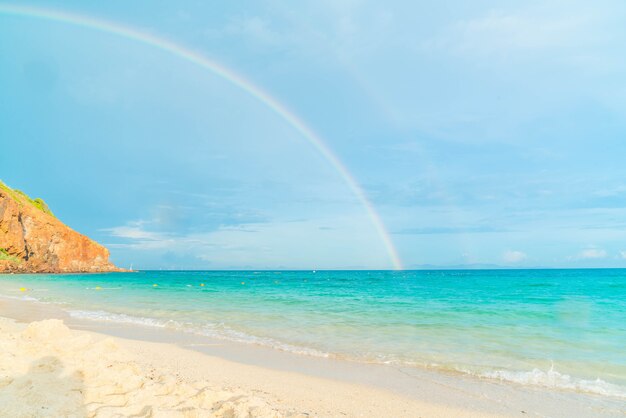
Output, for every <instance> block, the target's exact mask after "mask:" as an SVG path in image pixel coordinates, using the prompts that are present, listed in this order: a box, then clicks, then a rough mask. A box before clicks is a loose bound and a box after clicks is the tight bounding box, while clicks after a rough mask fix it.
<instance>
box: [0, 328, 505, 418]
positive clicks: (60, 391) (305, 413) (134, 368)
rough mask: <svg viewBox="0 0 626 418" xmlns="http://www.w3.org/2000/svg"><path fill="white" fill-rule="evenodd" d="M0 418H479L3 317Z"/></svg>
mask: <svg viewBox="0 0 626 418" xmlns="http://www.w3.org/2000/svg"><path fill="white" fill-rule="evenodd" d="M0 335H1V338H0V416H2V417H84V416H87V417H121V416H134V417H207V416H214V417H311V416H367V417H370V416H371V417H374V416H376V417H383V416H384V417H387V416H388V417H392V416H393V417H412V416H416V417H417V416H422V417H484V416H494V415H486V414H483V413H478V412H472V411H469V410H467V411H463V410H459V409H455V408H449V407H446V406H443V405H430V404H426V403H421V402H417V401H414V400H412V399H406V398H403V397H400V396H396V395H395V394H392V393H388V392H385V391H381V390H377V389H374V388H369V387H365V386H359V385H353V384H345V383H341V382H335V381H331V380H325V379H318V378H314V377H309V376H303V375H299V374H296V373H287V372H278V371H274V370H267V369H264V368H260V367H256V366H250V365H242V364H238V363H232V362H229V361H227V360H222V359H219V358H215V357H211V356H206V355H203V354H200V353H196V352H191V351H188V350H185V349H182V348H179V347H176V346H174V345H170V344H160V343H151V342H143V341H133V340H125V339H119V338H112V337H107V336H104V335H100V334H97V333H92V332H86V331H79V330H70V329H69V328H68V327H67V326H65V325H64V324H63V322H62V321H61V320H58V319H47V320H43V321H36V322H31V323H30V324H22V323H17V322H15V321H14V320H11V319H6V318H0Z"/></svg>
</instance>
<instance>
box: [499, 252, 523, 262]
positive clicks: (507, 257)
mask: <svg viewBox="0 0 626 418" xmlns="http://www.w3.org/2000/svg"><path fill="white" fill-rule="evenodd" d="M526 258H528V256H527V255H526V253H524V252H522V251H515V250H509V251H505V252H504V254H503V255H502V259H503V260H504V261H505V262H507V263H519V262H520V261H524V260H526Z"/></svg>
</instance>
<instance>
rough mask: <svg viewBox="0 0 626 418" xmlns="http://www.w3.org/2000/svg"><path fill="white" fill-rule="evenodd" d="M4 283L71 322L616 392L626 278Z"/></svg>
mask: <svg viewBox="0 0 626 418" xmlns="http://www.w3.org/2000/svg"><path fill="white" fill-rule="evenodd" d="M0 277H1V279H0V294H2V295H5V296H11V297H18V298H32V299H35V300H38V301H41V302H46V303H53V304H55V305H59V306H60V307H61V308H63V309H64V310H66V311H68V312H69V313H70V314H71V315H73V316H75V317H80V318H87V319H94V320H99V321H114V322H127V323H137V324H143V325H149V326H154V327H168V328H175V329H179V330H182V331H186V332H193V333H198V334H205V335H209V336H212V337H218V338H226V339H231V340H236V341H242V342H249V343H255V344H262V345H267V346H272V347H275V348H279V349H282V350H287V351H293V352H298V353H303V354H309V355H316V356H329V357H338V358H346V359H351V360H357V361H366V362H381V363H398V364H405V365H415V366H426V367H435V368H442V369H447V370H457V371H462V372H467V373H471V374H474V375H479V376H484V377H490V378H494V379H503V380H510V381H516V382H518V383H523V384H532V385H541V386H549V387H560V388H566V389H574V390H579V391H586V392H593V393H598V394H601V395H609V396H620V397H626V349H625V347H626V270H489V271H486V270H485V271H476V270H472V271H403V272H393V271H318V272H311V271H307V272H305V271H292V272H288V271H281V272H271V271H259V272H252V271H246V272H231V271H229V272H225V271H204V272H200V271H193V272H163V271H148V272H139V273H127V274H126V273H122V274H97V275H4V276H0ZM20 288H26V289H28V290H25V291H21V290H20Z"/></svg>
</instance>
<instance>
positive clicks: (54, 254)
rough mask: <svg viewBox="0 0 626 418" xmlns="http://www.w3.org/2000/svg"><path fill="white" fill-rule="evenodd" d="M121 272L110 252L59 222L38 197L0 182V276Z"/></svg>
mask: <svg viewBox="0 0 626 418" xmlns="http://www.w3.org/2000/svg"><path fill="white" fill-rule="evenodd" d="M114 271H124V270H123V269H120V268H118V267H116V266H115V265H113V264H112V263H111V262H110V261H109V250H107V249H106V248H105V247H104V246H102V245H100V244H98V243H97V242H95V241H93V240H91V239H90V238H88V237H86V236H85V235H82V234H79V233H78V232H76V231H74V230H73V229H71V228H70V227H68V226H67V225H65V224H64V223H63V222H61V221H59V220H58V219H57V218H56V217H55V216H54V214H53V213H52V211H51V210H50V208H49V207H48V205H47V204H46V203H45V202H44V201H43V200H42V199H40V198H37V199H31V198H30V197H29V196H28V195H27V194H25V193H24V192H22V191H20V190H16V189H12V188H10V187H9V186H7V185H6V184H4V183H3V182H2V181H0V273H89V272H94V273H96V272H114Z"/></svg>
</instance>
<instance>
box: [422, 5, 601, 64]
mask: <svg viewBox="0 0 626 418" xmlns="http://www.w3.org/2000/svg"><path fill="white" fill-rule="evenodd" d="M600 19H601V17H600V16H597V14H596V15H594V13H592V12H591V11H589V10H587V11H585V12H579V13H577V14H573V13H570V14H567V13H563V9H558V10H548V9H546V8H545V7H539V8H527V9H526V10H492V11H490V12H488V13H486V14H484V15H482V16H478V17H475V18H473V19H464V20H460V21H457V22H455V23H454V24H452V25H449V26H448V27H447V28H446V29H445V30H444V31H443V32H442V33H441V34H440V35H439V36H438V37H436V38H433V39H430V40H428V41H426V42H425V43H423V44H422V46H423V47H424V48H426V49H431V50H436V49H446V50H451V51H454V52H456V53H461V54H470V55H476V54H478V55H489V54H499V53H507V52H512V53H519V52H523V51H541V50H549V49H555V48H564V47H565V48H566V47H580V46H581V45H583V44H589V43H592V42H595V41H597V40H598V35H597V31H596V30H595V28H596V27H597V24H598V23H597V21H598V20H600Z"/></svg>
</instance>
